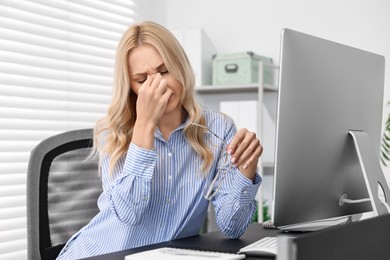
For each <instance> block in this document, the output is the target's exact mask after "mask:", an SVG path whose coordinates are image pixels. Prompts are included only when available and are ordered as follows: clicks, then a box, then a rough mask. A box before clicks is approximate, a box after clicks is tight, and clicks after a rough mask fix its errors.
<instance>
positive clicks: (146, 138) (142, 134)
mask: <svg viewBox="0 0 390 260" xmlns="http://www.w3.org/2000/svg"><path fill="white" fill-rule="evenodd" d="M155 129H156V126H155V125H153V124H148V123H137V122H136V123H135V125H134V130H133V137H132V139H131V142H132V143H134V144H136V145H137V146H139V147H141V148H144V149H148V150H150V149H153V148H154V131H155Z"/></svg>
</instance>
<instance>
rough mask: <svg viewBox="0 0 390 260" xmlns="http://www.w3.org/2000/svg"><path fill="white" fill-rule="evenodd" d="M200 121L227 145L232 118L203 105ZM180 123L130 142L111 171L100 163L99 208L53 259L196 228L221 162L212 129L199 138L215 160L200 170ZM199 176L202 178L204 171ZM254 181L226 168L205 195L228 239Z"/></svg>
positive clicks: (242, 222) (249, 211)
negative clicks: (144, 141)
mask: <svg viewBox="0 0 390 260" xmlns="http://www.w3.org/2000/svg"><path fill="white" fill-rule="evenodd" d="M203 114H204V117H205V119H206V124H207V127H208V128H209V129H210V130H212V131H213V132H215V133H216V134H217V135H218V136H220V137H222V138H223V139H224V140H225V142H226V143H229V142H230V141H231V140H232V139H233V136H234V135H235V133H236V127H235V125H234V123H233V121H232V119H231V118H229V117H227V116H226V115H223V114H221V113H218V112H214V111H210V110H204V111H203ZM184 125H185V123H184V124H182V125H180V126H179V127H178V128H177V129H176V130H175V131H173V132H172V134H171V135H170V136H169V138H168V140H165V139H164V138H163V136H162V134H161V132H160V131H159V130H158V129H156V132H155V143H154V144H155V148H154V149H153V150H146V149H143V148H140V147H137V146H136V145H135V144H133V143H131V144H130V146H129V149H128V152H127V154H126V155H125V156H123V158H121V159H120V160H119V161H118V164H117V167H116V169H115V170H114V173H113V175H109V173H108V167H109V164H108V158H104V159H103V161H102V165H101V167H102V168H101V169H102V171H101V172H102V183H103V193H102V194H101V196H100V197H99V199H98V206H99V209H100V212H99V213H98V214H97V215H96V216H95V217H94V218H93V219H92V220H91V221H90V223H89V224H87V225H86V226H85V227H83V228H82V229H81V230H80V231H78V232H77V233H76V234H74V235H73V236H72V237H71V238H70V240H69V241H68V243H67V244H66V245H65V247H64V248H63V250H62V251H61V253H60V255H59V258H58V259H77V258H83V257H89V256H94V255H100V254H106V253H110V252H114V251H120V250H124V249H130V248H134V247H139V246H144V245H148V244H154V243H159V242H163V241H168V240H172V239H176V238H181V237H186V236H192V235H196V234H199V231H200V229H201V227H202V224H203V222H204V220H205V217H206V214H207V209H208V204H209V201H207V200H206V199H204V196H203V194H204V190H205V186H206V184H207V182H208V181H210V180H211V179H212V178H213V177H214V176H215V174H216V173H217V171H218V168H219V167H221V164H222V163H223V162H222V160H218V159H219V157H220V154H221V149H224V146H223V144H222V142H221V140H218V139H217V138H216V137H215V136H213V135H212V134H211V133H209V132H206V136H205V140H206V143H208V144H209V147H210V149H211V150H212V152H213V155H214V158H215V160H214V161H213V163H212V165H211V167H210V168H209V169H208V170H207V171H208V173H207V175H205V174H204V172H203V173H202V172H201V170H200V169H201V165H202V161H201V159H200V157H199V156H198V154H197V153H196V152H195V151H194V150H193V148H192V147H191V146H190V145H189V143H188V142H187V140H186V139H185V137H184V134H183V128H184ZM205 176H206V177H205ZM260 182H261V178H260V176H259V175H258V174H256V178H255V182H254V184H253V182H252V181H251V180H250V179H248V178H246V177H245V176H244V175H242V174H241V173H240V171H239V170H238V168H236V167H231V169H230V170H229V172H228V173H227V174H226V177H225V179H223V182H222V185H221V188H220V189H219V191H218V194H217V195H216V196H215V197H214V198H213V199H212V203H213V205H214V208H215V216H216V221H217V225H218V227H219V229H220V230H221V231H222V232H223V233H224V234H225V235H226V236H228V237H231V238H237V237H239V236H241V235H242V234H243V233H244V231H245V229H246V227H247V226H248V224H249V223H250V221H251V218H252V216H253V213H254V211H255V200H254V199H255V196H256V193H257V190H258V188H259V186H260Z"/></svg>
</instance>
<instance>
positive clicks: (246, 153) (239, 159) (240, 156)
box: [233, 139, 260, 166]
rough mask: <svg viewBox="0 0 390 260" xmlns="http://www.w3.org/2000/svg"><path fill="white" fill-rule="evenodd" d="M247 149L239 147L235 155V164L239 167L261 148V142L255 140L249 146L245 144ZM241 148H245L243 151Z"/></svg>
mask: <svg viewBox="0 0 390 260" xmlns="http://www.w3.org/2000/svg"><path fill="white" fill-rule="evenodd" d="M245 146H246V147H245V148H244V146H243V145H242V144H240V145H239V148H240V149H238V150H237V152H236V153H234V155H233V156H234V157H235V159H236V160H235V161H236V162H235V164H236V165H237V166H241V165H242V164H243V163H245V162H246V161H247V160H248V159H249V158H250V157H251V156H252V155H253V154H254V153H255V151H256V149H257V148H258V147H259V146H260V141H259V140H257V139H255V140H252V141H251V142H250V143H249V144H245ZM241 148H243V149H242V150H241Z"/></svg>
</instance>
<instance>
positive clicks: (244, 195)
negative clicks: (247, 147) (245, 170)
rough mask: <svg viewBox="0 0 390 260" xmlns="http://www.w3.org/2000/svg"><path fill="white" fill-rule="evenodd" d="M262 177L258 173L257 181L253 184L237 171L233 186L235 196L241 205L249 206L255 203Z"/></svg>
mask: <svg viewBox="0 0 390 260" xmlns="http://www.w3.org/2000/svg"><path fill="white" fill-rule="evenodd" d="M261 181H262V179H261V177H260V175H259V174H257V173H256V175H255V181H254V182H252V180H251V179H249V178H247V177H245V176H244V175H243V174H242V173H241V172H240V171H238V170H237V174H235V178H234V183H235V185H234V186H233V194H234V196H235V197H236V198H238V199H239V201H240V205H243V204H248V203H251V202H253V200H254V199H255V197H256V194H257V191H258V189H259V187H260V184H261Z"/></svg>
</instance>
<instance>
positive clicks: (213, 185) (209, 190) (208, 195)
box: [191, 123, 232, 200]
mask: <svg viewBox="0 0 390 260" xmlns="http://www.w3.org/2000/svg"><path fill="white" fill-rule="evenodd" d="M191 125H193V126H198V127H201V128H204V129H206V130H207V131H209V132H210V133H211V134H212V135H214V136H215V137H216V138H217V139H218V140H220V141H221V142H222V144H223V146H224V147H223V149H222V150H221V153H222V154H221V156H220V158H221V161H222V167H221V168H219V169H218V172H217V174H216V175H215V177H214V179H213V180H212V181H211V182H209V183H208V184H207V185H206V187H205V189H204V198H205V199H206V200H211V199H213V198H214V197H215V196H216V195H217V194H218V191H219V189H220V188H221V186H222V181H223V179H224V178H225V177H226V173H227V172H229V170H230V168H232V164H231V162H230V160H229V155H228V153H227V152H226V149H227V146H228V145H227V143H225V141H224V140H223V139H222V138H221V137H219V136H218V135H217V134H216V133H214V132H213V131H211V130H210V129H209V128H207V127H205V126H203V125H200V124H197V123H191Z"/></svg>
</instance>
